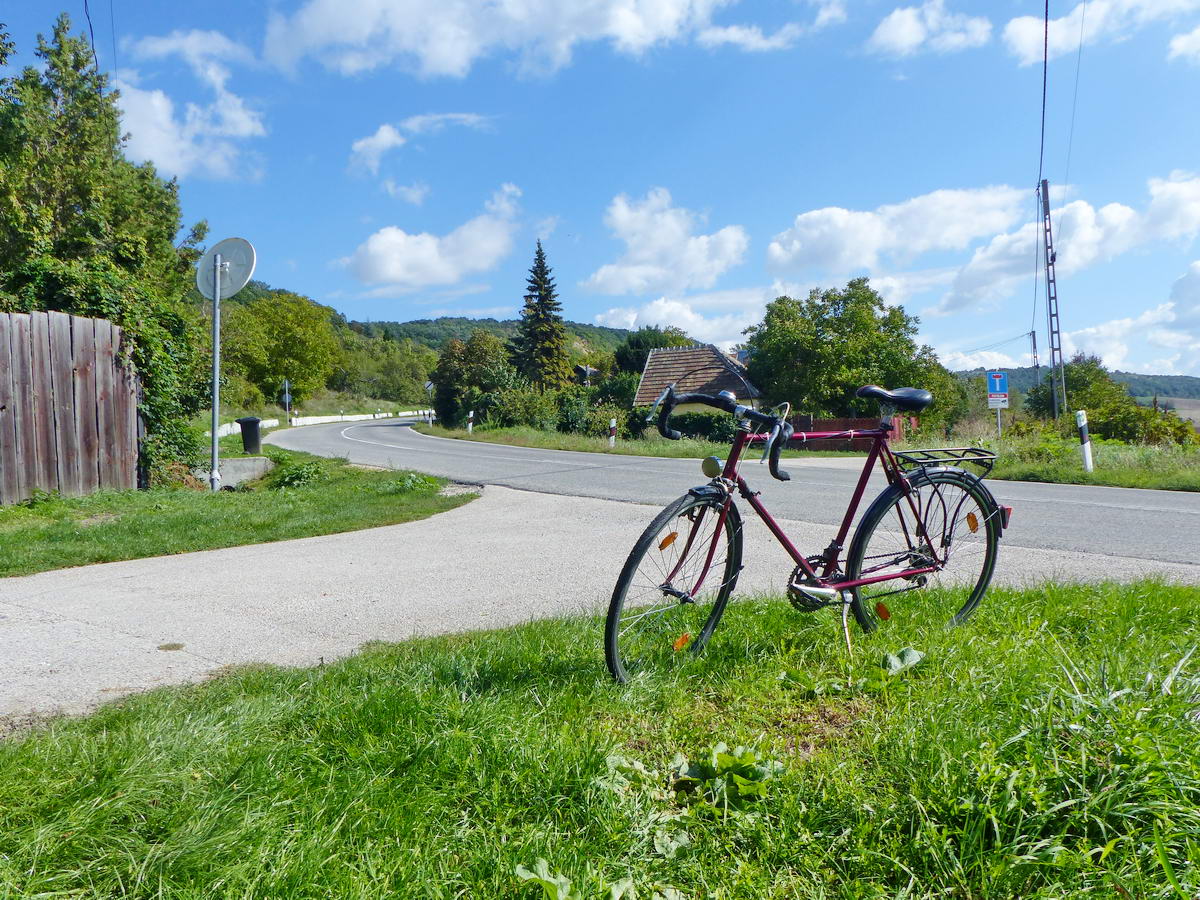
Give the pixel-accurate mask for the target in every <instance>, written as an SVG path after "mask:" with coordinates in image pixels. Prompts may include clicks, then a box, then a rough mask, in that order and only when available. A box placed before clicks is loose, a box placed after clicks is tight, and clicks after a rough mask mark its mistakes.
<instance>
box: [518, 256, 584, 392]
mask: <svg viewBox="0 0 1200 900" xmlns="http://www.w3.org/2000/svg"><path fill="white" fill-rule="evenodd" d="M527 288H528V293H527V294H526V295H525V308H524V309H522V310H521V325H520V328H519V330H518V331H517V335H516V337H515V338H514V339H513V342H512V355H513V365H515V366H516V368H517V371H518V372H520V373H521V374H522V375H524V376H525V377H526V378H528V379H529V380H530V382H531V383H532V384H533V385H534V386H535V387H537V388H539V389H541V390H557V389H558V388H561V387H565V386H566V385H567V384H568V383H569V382H570V380H571V365H570V361H569V360H568V359H567V329H566V326H564V325H563V319H562V315H561V313H562V304H561V303H559V302H558V292H557V291H556V290H555V284H554V278H553V277H552V276H551V269H550V266H549V265H547V264H546V253H545V251H544V250H543V249H542V242H541V241H540V240H539V241H538V242H537V251H536V253H535V254H534V257H533V266H532V267H530V269H529V281H528V282H527Z"/></svg>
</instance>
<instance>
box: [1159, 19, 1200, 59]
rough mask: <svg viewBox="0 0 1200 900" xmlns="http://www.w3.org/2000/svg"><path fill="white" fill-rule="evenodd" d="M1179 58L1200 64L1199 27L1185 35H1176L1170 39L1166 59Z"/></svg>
mask: <svg viewBox="0 0 1200 900" xmlns="http://www.w3.org/2000/svg"><path fill="white" fill-rule="evenodd" d="M1180 56H1182V57H1183V58H1184V59H1186V60H1188V61H1190V62H1194V63H1197V64H1200V26H1197V27H1196V28H1194V29H1193V30H1191V31H1189V32H1188V33H1187V34H1177V35H1175V37H1173V38H1171V46H1170V49H1169V50H1168V52H1167V59H1175V58H1177V57H1180Z"/></svg>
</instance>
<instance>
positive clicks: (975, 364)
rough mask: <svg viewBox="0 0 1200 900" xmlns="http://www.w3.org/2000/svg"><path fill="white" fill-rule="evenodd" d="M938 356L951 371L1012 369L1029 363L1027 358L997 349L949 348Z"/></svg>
mask: <svg viewBox="0 0 1200 900" xmlns="http://www.w3.org/2000/svg"><path fill="white" fill-rule="evenodd" d="M938 358H939V359H940V360H941V362H942V365H943V366H945V367H946V368H947V369H949V370H950V371H952V372H962V371H965V370H967V369H1013V368H1016V367H1017V366H1024V365H1028V364H1029V362H1028V360H1017V359H1014V358H1013V357H1011V356H1009V355H1008V354H1007V353H1001V352H1000V351H998V350H976V351H975V352H973V353H963V352H961V351H959V350H951V351H949V352H947V353H939V354H938Z"/></svg>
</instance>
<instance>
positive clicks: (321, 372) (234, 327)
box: [221, 291, 341, 403]
mask: <svg viewBox="0 0 1200 900" xmlns="http://www.w3.org/2000/svg"><path fill="white" fill-rule="evenodd" d="M331 311H332V310H330V309H329V308H328V307H324V306H318V305H317V304H316V303H313V302H312V301H311V300H309V299H308V298H307V297H301V296H299V295H298V294H293V293H290V292H289V291H274V292H272V293H270V294H267V295H265V296H262V297H259V298H258V299H256V300H253V301H251V302H250V303H245V304H237V305H235V306H231V307H230V309H229V312H228V313H226V314H223V315H222V316H221V344H222V348H223V350H224V359H225V362H226V364H227V366H228V369H229V371H230V372H231V373H235V372H241V373H243V374H244V375H245V378H246V380H247V381H249V382H250V383H251V384H253V385H255V386H256V387H257V388H258V389H259V390H260V391H261V392H262V394H263V396H264V397H274V396H275V395H277V394H278V393H279V390H280V387H281V385H282V384H283V380H284V379H285V378H286V379H288V380H289V381H290V382H291V385H292V397H293V398H294V400H295V402H296V403H299V402H301V401H302V400H303V399H304V398H305V397H311V396H312V395H313V394H314V393H315V392H316V391H318V390H320V389H321V388H323V387H325V382H326V379H328V378H329V376H330V375H331V374H332V373H333V367H334V362H335V361H336V359H337V357H338V355H339V353H340V351H341V345H340V343H339V342H338V338H337V334H336V333H335V332H334V330H333V323H332V322H331V321H330V318H329V314H330V312H331Z"/></svg>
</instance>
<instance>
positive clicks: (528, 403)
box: [488, 387, 558, 431]
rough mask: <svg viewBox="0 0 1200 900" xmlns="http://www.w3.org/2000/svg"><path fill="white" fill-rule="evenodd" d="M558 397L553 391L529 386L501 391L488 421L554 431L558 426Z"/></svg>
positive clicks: (495, 423)
mask: <svg viewBox="0 0 1200 900" xmlns="http://www.w3.org/2000/svg"><path fill="white" fill-rule="evenodd" d="M557 399H558V397H557V395H556V394H555V393H554V392H553V391H545V392H542V391H535V390H534V389H533V388H528V387H523V388H513V389H511V390H506V391H500V392H499V393H497V394H496V399H495V402H494V404H493V405H492V408H491V410H490V411H489V412H488V423H489V424H491V425H495V426H497V427H500V428H511V427H513V426H517V425H528V426H529V427H530V428H539V429H541V430H542V431H553V430H554V429H555V428H556V427H557V426H558V403H557Z"/></svg>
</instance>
